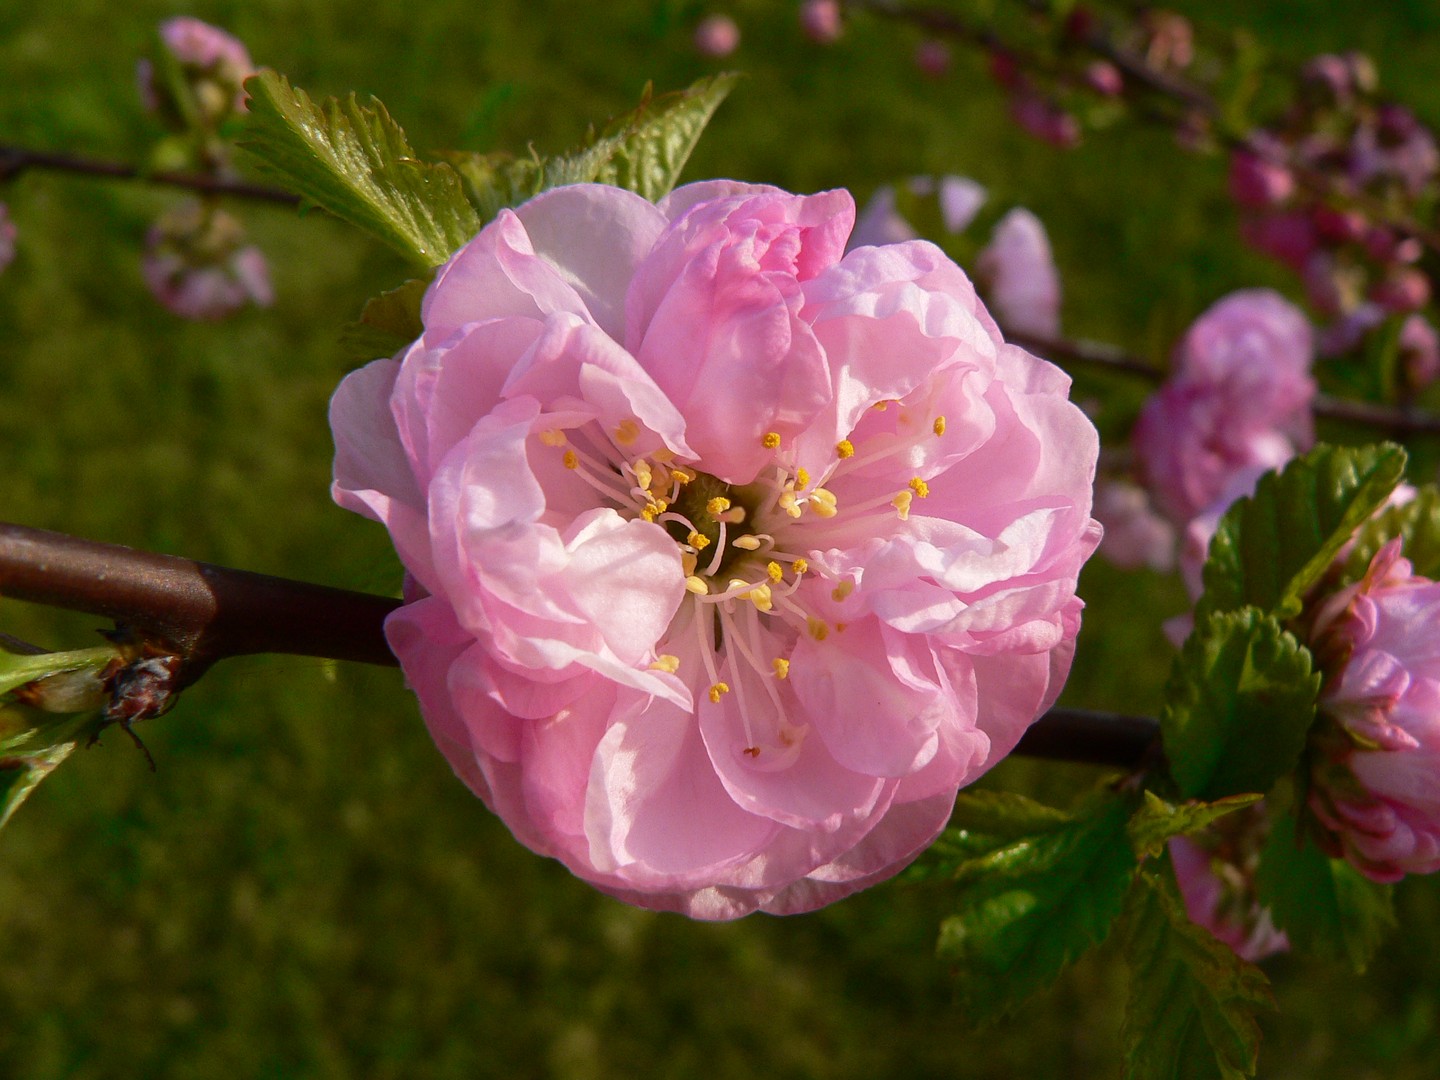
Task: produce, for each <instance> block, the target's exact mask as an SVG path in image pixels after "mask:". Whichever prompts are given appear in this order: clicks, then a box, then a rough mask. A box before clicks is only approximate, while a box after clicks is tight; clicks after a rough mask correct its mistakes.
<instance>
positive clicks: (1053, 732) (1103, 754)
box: [1013, 709, 1160, 769]
mask: <svg viewBox="0 0 1440 1080" xmlns="http://www.w3.org/2000/svg"><path fill="white" fill-rule="evenodd" d="M1013 752H1014V753H1016V754H1019V755H1021V756H1022V757H1034V758H1044V759H1046V760H1048V761H1074V762H1080V763H1082V764H1086V765H1112V766H1115V767H1116V768H1121V769H1138V768H1140V767H1141V766H1142V765H1145V764H1147V763H1149V762H1151V761H1153V760H1158V758H1159V755H1160V725H1159V724H1158V723H1157V722H1156V721H1155V720H1154V719H1153V718H1152V717H1149V716H1126V715H1124V714H1122V713H1111V712H1092V711H1090V710H1087V709H1051V710H1050V711H1049V712H1047V713H1046V714H1045V715H1044V716H1042V717H1040V719H1039V720H1036V721H1035V723H1033V724H1031V725H1030V729H1029V730H1028V731H1026V732H1025V734H1024V735H1022V736H1021V737H1020V742H1019V743H1018V744H1017V745H1016V747H1015V750H1014V751H1013Z"/></svg>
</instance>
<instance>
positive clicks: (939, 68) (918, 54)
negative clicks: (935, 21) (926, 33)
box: [915, 39, 952, 79]
mask: <svg viewBox="0 0 1440 1080" xmlns="http://www.w3.org/2000/svg"><path fill="white" fill-rule="evenodd" d="M951 60H952V57H951V55H950V46H949V45H946V44H945V42H943V41H936V40H934V39H927V40H925V41H922V42H920V44H919V45H916V46H915V66H916V67H917V68H919V69H920V72H921V74H922V75H929V76H930V77H931V78H932V79H939V78H943V77H944V76H945V75H946V74H948V73H949V71H950V64H951Z"/></svg>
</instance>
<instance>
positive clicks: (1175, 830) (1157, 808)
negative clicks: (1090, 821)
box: [1126, 791, 1264, 859]
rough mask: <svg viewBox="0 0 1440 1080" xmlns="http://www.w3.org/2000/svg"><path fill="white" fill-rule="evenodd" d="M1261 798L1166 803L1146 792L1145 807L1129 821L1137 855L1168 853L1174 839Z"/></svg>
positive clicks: (1128, 830) (1245, 797) (1236, 796)
mask: <svg viewBox="0 0 1440 1080" xmlns="http://www.w3.org/2000/svg"><path fill="white" fill-rule="evenodd" d="M1263 797H1264V796H1262V795H1231V796H1229V797H1228V798H1224V799H1217V800H1216V801H1215V802H1198V801H1196V800H1194V799H1192V800H1190V801H1189V802H1184V803H1180V804H1179V805H1176V804H1175V803H1171V802H1167V801H1166V800H1164V799H1162V798H1160V796H1158V795H1156V794H1155V793H1154V792H1153V791H1147V792H1145V804H1144V805H1143V806H1141V807H1140V809H1138V810H1136V811H1135V814H1134V816H1132V817H1131V818H1130V824H1129V825H1128V826H1127V830H1126V831H1127V832H1128V833H1129V835H1130V844H1131V846H1132V847H1133V848H1134V849H1135V854H1136V855H1137V856H1138V857H1139V858H1142V859H1150V858H1154V857H1155V856H1157V855H1159V854H1160V853H1161V852H1162V851H1164V850H1165V842H1166V841H1167V840H1169V839H1170V838H1171V837H1172V836H1189V835H1191V834H1193V833H1197V832H1200V831H1201V830H1202V829H1204V828H1206V827H1207V826H1209V825H1210V824H1211V823H1212V822H1215V821H1218V820H1219V819H1220V818H1222V817H1224V816H1225V815H1226V814H1233V813H1234V812H1235V811H1236V810H1243V809H1244V808H1245V807H1247V806H1254V805H1255V804H1256V803H1257V802H1259V801H1260V800H1261V799H1262V798H1263Z"/></svg>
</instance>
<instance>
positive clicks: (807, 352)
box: [331, 181, 1098, 919]
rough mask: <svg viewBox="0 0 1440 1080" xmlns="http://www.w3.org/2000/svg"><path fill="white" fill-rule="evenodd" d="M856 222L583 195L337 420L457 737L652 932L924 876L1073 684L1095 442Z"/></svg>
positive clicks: (554, 195)
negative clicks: (679, 914) (860, 239)
mask: <svg viewBox="0 0 1440 1080" xmlns="http://www.w3.org/2000/svg"><path fill="white" fill-rule="evenodd" d="M853 222H854V204H853V202H852V201H851V199H850V196H849V195H848V194H846V193H845V192H841V191H837V192H828V193H825V194H821V195H815V196H811V197H808V198H807V197H801V196H795V195H789V194H787V193H785V192H782V191H779V190H776V189H774V188H768V187H756V186H750V185H744V184H739V183H733V182H727V181H715V182H708V183H701V184H692V185H690V186H688V187H683V188H680V189H678V190H677V191H675V192H674V193H673V194H671V195H670V196H669V197H668V198H666V199H665V200H664V201H662V202H661V203H660V204H659V205H658V206H657V205H652V204H651V203H649V202H646V201H645V200H644V199H641V198H640V197H638V196H636V195H633V194H630V193H628V192H626V191H623V190H620V189H617V188H611V187H603V186H598V185H580V186H575V187H566V188H559V189H556V190H554V191H551V192H548V193H546V194H544V195H541V196H539V197H538V198H536V199H534V200H532V201H531V202H529V203H526V204H525V205H524V206H521V207H520V208H519V209H518V210H516V211H515V212H513V213H511V212H509V211H506V212H503V213H502V214H501V215H500V216H499V217H498V218H497V219H496V220H495V221H494V222H492V223H491V224H490V225H488V226H487V227H486V228H485V229H484V231H482V232H481V233H480V234H479V235H478V236H477V237H476V238H475V239H474V240H472V241H471V242H470V243H469V244H467V245H466V246H465V247H464V248H463V249H462V250H461V251H460V252H458V253H457V254H456V255H455V257H454V258H453V259H451V261H450V262H449V263H448V264H447V265H445V266H444V267H442V268H441V270H440V271H439V273H438V275H437V276H436V279H435V282H434V284H433V285H432V286H431V287H430V290H429V292H428V293H427V294H426V297H425V302H424V308H423V318H424V325H425V333H424V335H423V336H422V337H421V338H420V340H418V341H416V342H415V343H414V344H413V345H412V346H411V347H410V348H409V349H407V350H406V351H405V352H404V353H403V354H402V355H401V356H400V357H398V358H396V359H393V360H378V361H376V362H375V363H373V364H371V365H369V366H368V367H366V368H363V369H361V370H360V371H357V372H355V373H354V374H352V375H351V376H350V377H349V378H347V379H346V380H345V382H344V383H343V384H342V385H341V387H340V389H339V391H338V392H337V393H336V395H335V399H334V402H333V404H332V409H331V422H332V425H333V427H334V430H335V438H336V444H337V454H336V461H335V488H334V493H335V497H336V499H337V500H338V501H339V502H340V503H341V504H342V505H343V506H346V507H349V508H351V509H354V510H357V511H359V512H360V513H363V514H366V515H368V516H370V517H373V518H376V519H378V520H380V521H383V522H384V523H385V524H386V526H387V527H388V528H389V530H390V533H391V536H392V537H393V539H394V542H395V545H396V548H397V549H398V550H399V553H400V556H401V559H402V560H403V562H404V564H405V567H406V569H407V570H408V572H409V575H410V577H411V579H412V580H411V588H410V590H409V595H410V596H411V597H412V599H411V600H410V602H409V603H407V604H406V605H405V606H404V607H403V608H402V609H400V610H399V611H397V612H396V613H395V614H394V615H393V616H392V617H391V619H390V621H389V623H388V624H387V628H386V629H387V633H388V635H389V640H390V643H391V646H392V647H393V648H394V650H395V652H396V654H397V655H398V656H399V658H400V660H401V662H402V664H403V665H404V668H405V672H406V675H407V677H408V679H409V681H410V683H411V685H412V686H413V687H414V689H415V691H416V692H417V693H418V695H419V697H420V703H421V710H422V712H423V713H424V716H425V720H426V723H427V724H428V725H429V728H430V731H431V733H432V735H433V736H434V738H435V740H436V742H437V743H438V744H439V745H440V748H441V749H442V750H443V751H444V752H445V754H446V756H447V757H448V758H449V760H450V762H451V764H452V765H453V767H454V768H455V770H456V772H457V773H459V775H460V776H461V777H462V778H463V779H464V780H465V781H466V783H468V784H469V785H470V786H471V787H472V788H473V789H474V790H475V791H476V792H477V793H478V794H479V795H480V796H481V798H483V799H484V800H485V801H486V803H487V804H488V805H489V806H490V807H491V808H492V809H493V810H494V811H495V812H496V813H497V814H499V815H500V816H501V817H502V818H503V819H504V820H505V822H506V823H507V824H508V825H509V826H510V828H511V829H512V830H513V831H514V833H515V835H516V836H517V837H518V838H519V839H520V840H521V841H522V842H523V843H525V844H526V845H528V846H529V847H531V848H533V849H534V850H536V851H538V852H541V853H543V854H546V855H551V856H554V857H555V858H557V859H559V860H561V861H562V862H563V863H564V864H565V865H566V866H568V867H569V868H570V869H571V870H572V871H573V872H574V873H576V874H577V875H579V876H580V877H582V878H584V879H586V880H588V881H590V882H593V883H594V884H595V885H596V886H598V887H599V888H601V889H603V890H605V891H606V892H609V893H612V894H614V895H616V896H619V897H622V898H623V899H626V900H629V901H631V902H634V903H637V904H641V905H644V906H646V907H652V908H661V909H668V910H676V911H683V912H685V913H687V914H689V915H692V916H695V917H698V918H707V919H725V918H733V917H736V916H739V915H744V914H746V913H747V912H750V911H753V910H756V909H757V908H758V909H763V910H766V911H772V912H795V911H805V910H809V909H811V908H815V907H819V906H820V905H822V904H825V903H828V902H830V901H832V900H836V899H838V898H840V897H842V896H845V895H847V894H849V893H851V892H854V891H855V890H857V889H860V888H863V887H865V886H866V885H869V884H871V883H873V882H876V881H879V880H881V879H883V878H886V877H888V876H890V875H892V874H894V873H895V872H897V871H898V870H899V869H900V868H901V867H902V866H904V865H905V864H906V863H907V862H908V861H909V860H910V859H911V858H913V857H914V856H915V854H916V853H917V852H918V851H920V850H921V849H922V848H923V847H924V846H925V845H926V844H928V843H929V842H930V841H931V840H932V839H933V838H934V836H935V835H936V834H937V833H938V832H939V830H940V829H941V828H942V827H943V825H944V824H945V821H946V819H947V817H948V815H949V813H950V810H951V806H952V804H953V801H954V796H955V792H956V790H957V789H958V788H959V787H960V786H961V785H962V784H965V783H967V782H968V781H970V780H972V779H973V778H974V777H976V776H978V775H979V774H980V773H981V772H983V771H984V770H985V769H986V768H988V767H989V766H990V765H991V764H993V763H994V762H995V761H996V760H997V759H998V758H1000V757H1002V756H1003V755H1004V754H1006V753H1007V752H1008V751H1009V750H1010V749H1011V748H1012V747H1013V746H1014V745H1015V742H1016V741H1017V740H1018V739H1019V737H1020V735H1021V733H1022V732H1023V731H1024V730H1025V728H1026V726H1027V725H1029V724H1030V723H1031V721H1032V720H1033V719H1034V718H1035V717H1036V715H1037V714H1038V713H1039V712H1040V711H1042V710H1043V709H1045V708H1046V707H1048V706H1049V704H1050V703H1051V702H1052V701H1053V700H1054V698H1055V696H1056V695H1057V694H1058V692H1059V689H1060V685H1061V683H1062V682H1063V680H1064V676H1065V674H1066V672H1067V670H1068V668H1069V664H1070V659H1071V655H1072V652H1073V647H1074V638H1075V633H1076V630H1077V628H1078V626H1079V619H1080V607H1081V604H1080V602H1079V600H1077V599H1076V597H1075V578H1076V575H1077V573H1078V572H1079V569H1080V566H1081V563H1082V562H1083V561H1084V560H1085V558H1086V557H1088V555H1089V554H1090V552H1091V551H1092V550H1093V548H1094V546H1095V544H1096V541H1097V539H1098V527H1097V526H1096V525H1095V523H1094V522H1092V521H1091V519H1090V498H1091V484H1092V481H1093V476H1094V469H1095V459H1096V454H1097V449H1098V447H1097V440H1096V435H1095V431H1094V429H1093V428H1092V427H1091V425H1090V423H1089V422H1088V421H1087V420H1086V419H1085V417H1084V416H1083V414H1081V412H1080V411H1079V410H1078V409H1077V408H1076V407H1075V406H1074V405H1072V404H1070V402H1069V401H1068V400H1067V398H1066V393H1067V390H1068V386H1069V382H1068V380H1067V379H1066V378H1065V376H1064V375H1063V374H1062V373H1061V372H1059V371H1058V370H1057V369H1055V368H1054V367H1052V366H1050V365H1049V364H1046V363H1044V362H1042V361H1040V360H1037V359H1035V358H1034V357H1032V356H1030V355H1029V354H1027V353H1025V352H1023V351H1022V350H1020V349H1018V348H1015V347H1013V346H1009V345H1006V344H1004V343H1003V342H1002V341H1001V338H1000V334H999V332H998V330H997V329H996V327H995V324H994V322H993V321H992V320H991V319H990V317H989V316H988V315H987V314H986V312H985V310H984V308H983V307H982V306H981V304H980V302H979V301H978V300H977V298H976V295H975V290H974V289H973V288H972V286H971V284H970V282H969V280H968V279H967V278H966V277H965V275H964V273H963V272H962V271H961V270H960V269H959V268H958V267H956V266H955V265H954V264H953V263H952V262H950V261H949V260H948V259H947V258H945V256H944V255H943V254H942V253H941V252H940V251H939V250H938V249H937V248H935V247H934V246H932V245H930V244H927V243H923V242H919V241H915V242H909V243H903V244H894V245H891V246H887V247H880V248H859V249H857V250H855V251H852V252H850V253H849V254H848V255H844V254H843V253H844V247H845V239H846V237H847V235H848V234H849V232H850V229H851V226H852V224H853ZM842 255H843V257H842Z"/></svg>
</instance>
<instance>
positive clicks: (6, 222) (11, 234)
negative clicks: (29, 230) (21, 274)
mask: <svg viewBox="0 0 1440 1080" xmlns="http://www.w3.org/2000/svg"><path fill="white" fill-rule="evenodd" d="M17 235H18V230H17V229H16V228H15V222H14V221H13V220H11V218H10V208H9V207H7V206H6V205H5V204H4V203H0V270H4V269H5V268H6V267H7V266H9V265H10V264H11V263H12V262H14V260H15V237H16V236H17Z"/></svg>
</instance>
